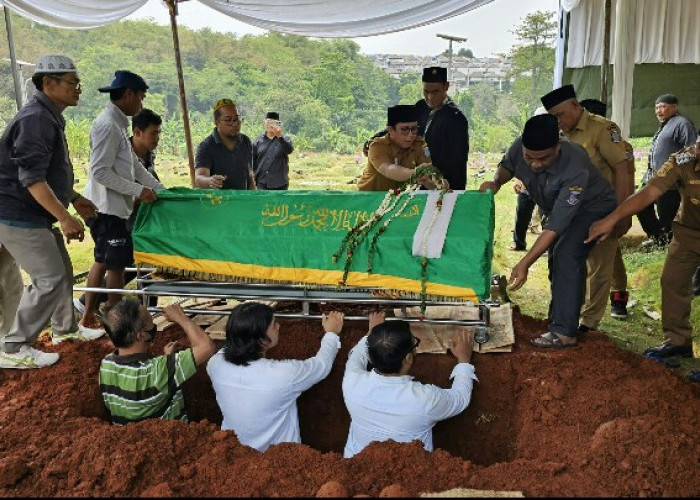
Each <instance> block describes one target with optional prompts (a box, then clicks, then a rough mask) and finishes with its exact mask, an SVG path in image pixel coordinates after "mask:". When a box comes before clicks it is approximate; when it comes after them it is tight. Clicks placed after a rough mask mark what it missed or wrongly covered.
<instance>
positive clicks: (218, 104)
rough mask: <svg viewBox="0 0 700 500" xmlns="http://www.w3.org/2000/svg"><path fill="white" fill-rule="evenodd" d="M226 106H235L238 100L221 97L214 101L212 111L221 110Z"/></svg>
mask: <svg viewBox="0 0 700 500" xmlns="http://www.w3.org/2000/svg"><path fill="white" fill-rule="evenodd" d="M226 106H233V107H234V108H235V107H236V102H235V101H234V100H233V99H219V100H218V101H216V102H215V103H214V107H213V108H212V111H219V110H220V109H221V108H225V107H226Z"/></svg>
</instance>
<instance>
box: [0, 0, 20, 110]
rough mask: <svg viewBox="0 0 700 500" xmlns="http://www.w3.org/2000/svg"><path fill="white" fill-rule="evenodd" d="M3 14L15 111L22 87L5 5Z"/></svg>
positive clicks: (10, 23) (13, 39)
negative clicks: (8, 48) (13, 88)
mask: <svg viewBox="0 0 700 500" xmlns="http://www.w3.org/2000/svg"><path fill="white" fill-rule="evenodd" d="M2 9H3V11H4V13H5V29H6V30H7V43H8V45H9V46H10V67H11V68H12V79H13V80H14V82H15V102H16V103H17V111H19V109H20V108H21V107H22V85H21V84H20V81H19V69H18V68H17V55H16V54H15V38H14V36H13V35H12V20H11V19H10V9H8V8H7V6H6V5H3V7H2Z"/></svg>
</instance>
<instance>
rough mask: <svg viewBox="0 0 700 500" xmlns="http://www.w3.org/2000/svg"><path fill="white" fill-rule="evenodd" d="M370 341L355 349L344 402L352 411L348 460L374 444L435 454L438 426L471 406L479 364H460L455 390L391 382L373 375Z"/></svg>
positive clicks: (394, 379)
mask: <svg viewBox="0 0 700 500" xmlns="http://www.w3.org/2000/svg"><path fill="white" fill-rule="evenodd" d="M368 361H369V355H368V353H367V337H366V336H365V337H363V338H362V339H361V340H360V341H359V342H358V344H357V345H356V346H355V347H353V349H352V350H351V351H350V355H349V357H348V362H347V365H346V366H345V375H344V377H343V397H344V398H345V406H347V408H348V411H349V412H350V418H351V422H350V432H349V433H348V441H347V443H346V445H345V452H344V454H343V456H344V457H345V458H350V457H352V456H353V455H355V454H357V453H359V452H360V451H362V449H364V448H365V446H367V445H368V444H370V443H371V442H372V441H387V440H389V439H393V440H394V441H397V442H400V443H407V442H410V441H414V440H417V439H418V440H421V441H423V446H424V447H425V449H426V450H428V451H432V450H433V426H434V425H435V423H437V422H439V421H440V420H445V419H447V418H450V417H452V416H454V415H457V414H458V413H461V412H462V411H464V409H465V408H466V407H467V405H469V401H470V400H471V395H472V386H473V384H474V380H478V379H477V378H476V375H475V373H474V365H472V364H470V363H458V364H457V365H456V366H455V367H454V369H453V370H452V374H451V375H450V378H451V379H454V381H453V382H452V387H451V388H450V389H442V388H440V387H437V386H436V385H432V384H422V383H420V382H416V381H414V380H413V377H411V376H410V375H404V376H396V377H387V376H385V375H381V374H379V373H377V372H375V371H374V370H372V371H367V369H366V366H367V362H368Z"/></svg>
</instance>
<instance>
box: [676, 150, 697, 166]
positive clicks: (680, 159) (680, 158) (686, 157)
mask: <svg viewBox="0 0 700 500" xmlns="http://www.w3.org/2000/svg"><path fill="white" fill-rule="evenodd" d="M673 156H674V157H675V159H676V164H677V165H687V164H693V163H695V162H696V161H697V158H695V146H689V147H687V148H683V149H681V150H680V151H678V152H677V153H675V154H674V155H673Z"/></svg>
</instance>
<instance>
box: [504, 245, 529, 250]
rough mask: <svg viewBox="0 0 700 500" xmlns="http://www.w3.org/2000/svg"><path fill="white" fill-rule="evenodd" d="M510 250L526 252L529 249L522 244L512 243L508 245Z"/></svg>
mask: <svg viewBox="0 0 700 500" xmlns="http://www.w3.org/2000/svg"><path fill="white" fill-rule="evenodd" d="M508 250H513V251H514V252H524V251H525V250H527V248H525V247H524V246H522V245H516V244H512V245H511V246H509V247H508Z"/></svg>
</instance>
